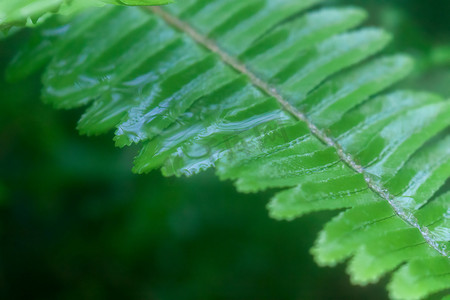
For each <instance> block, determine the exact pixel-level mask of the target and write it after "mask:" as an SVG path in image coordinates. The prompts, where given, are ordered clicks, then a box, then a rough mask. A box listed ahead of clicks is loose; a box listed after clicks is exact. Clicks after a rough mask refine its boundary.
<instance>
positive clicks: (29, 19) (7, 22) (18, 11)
mask: <svg viewBox="0 0 450 300" xmlns="http://www.w3.org/2000/svg"><path fill="white" fill-rule="evenodd" d="M170 2H171V1H170V0H0V31H1V30H3V31H7V30H9V29H10V28H11V27H13V26H25V25H28V26H30V25H33V24H35V23H36V22H37V21H38V20H39V19H40V18H42V17H45V16H48V15H50V14H53V13H61V14H64V15H70V14H73V13H75V12H78V11H80V10H83V9H85V8H88V7H91V6H103V5H104V4H105V3H109V4H115V5H162V4H167V3H170Z"/></svg>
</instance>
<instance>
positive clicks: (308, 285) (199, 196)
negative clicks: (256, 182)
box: [0, 0, 450, 299]
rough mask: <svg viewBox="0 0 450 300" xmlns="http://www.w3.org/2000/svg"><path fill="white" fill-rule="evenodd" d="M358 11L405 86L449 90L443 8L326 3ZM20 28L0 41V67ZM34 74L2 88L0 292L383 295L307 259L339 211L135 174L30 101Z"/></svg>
mask: <svg viewBox="0 0 450 300" xmlns="http://www.w3.org/2000/svg"><path fill="white" fill-rule="evenodd" d="M329 3H330V4H332V5H342V4H355V5H358V6H363V7H366V8H367V9H368V10H369V11H370V13H371V18H370V19H369V21H368V23H369V24H373V25H379V26H382V27H384V28H386V29H388V30H389V31H391V32H393V33H394V34H395V36H396V39H395V40H394V42H393V43H392V45H391V46H390V49H389V50H388V52H392V51H399V50H401V51H402V52H407V53H410V54H411V55H413V56H414V57H416V59H417V67H416V71H415V72H414V74H413V75H412V76H411V77H410V79H408V80H406V81H405V82H404V83H402V84H401V87H408V88H415V89H428V90H432V91H436V92H439V93H441V94H443V95H445V96H450V84H449V82H450V18H449V17H448V16H449V15H450V2H449V1H448V0H442V1H437V0H433V1H423V0H403V1H402V0H397V1H394V0H391V1H388V0H385V1H383V0H372V1H370V0H365V1H364V0H359V1H357V0H334V1H333V0H330V1H329ZM27 35H28V32H26V31H25V32H21V33H19V34H17V35H15V36H13V37H12V38H9V39H7V40H4V41H2V42H1V43H0V70H1V72H2V73H4V70H5V67H6V65H7V62H8V61H9V60H10V59H11V58H12V57H13V55H14V53H15V51H16V50H17V49H18V48H19V47H20V46H21V44H22V43H23V42H24V40H25V39H26V37H27ZM39 90H40V79H39V74H36V76H35V77H33V78H29V79H28V80H27V81H24V82H19V83H14V84H12V83H5V81H4V80H3V78H2V80H1V82H0V238H1V246H0V299H386V298H387V295H386V292H385V289H384V284H385V282H382V283H381V284H379V285H373V286H369V287H365V288H362V287H358V286H356V287H355V286H351V284H350V283H349V280H348V276H347V275H346V274H345V266H344V265H341V266H338V267H336V268H319V267H318V266H317V265H315V263H314V261H313V259H312V257H311V256H310V254H309V249H310V247H311V246H312V244H313V242H314V239H315V237H316V235H317V232H318V231H319V230H320V229H321V227H322V226H323V224H324V223H325V222H326V221H327V220H328V219H330V218H331V217H332V216H333V215H335V214H336V213H335V212H334V213H322V214H314V215H311V216H306V217H304V218H301V219H299V220H296V221H293V222H277V221H274V220H271V219H270V218H269V217H268V215H267V211H266V209H265V204H266V202H267V200H268V199H269V197H270V196H271V193H270V192H269V193H260V194H256V195H245V194H239V193H237V192H236V191H235V190H234V188H233V186H232V184H231V183H229V182H219V181H218V179H217V178H216V177H215V176H214V174H213V172H206V173H203V174H202V175H199V176H195V177H193V178H188V179H186V178H180V179H177V178H163V177H162V176H161V175H160V174H159V173H158V172H154V173H151V174H149V175H139V176H137V175H134V174H132V173H131V166H132V159H133V156H134V155H135V154H136V151H137V148H128V149H117V148H114V146H113V143H112V141H111V140H112V134H110V135H107V136H101V137H92V138H88V137H84V136H79V135H78V133H77V132H76V130H75V126H76V122H77V119H78V117H79V116H80V114H81V113H82V110H78V111H69V112H67V111H56V110H54V109H53V108H51V107H49V106H47V105H44V104H42V103H41V102H40V99H39Z"/></svg>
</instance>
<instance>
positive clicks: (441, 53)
mask: <svg viewBox="0 0 450 300" xmlns="http://www.w3.org/2000/svg"><path fill="white" fill-rule="evenodd" d="M393 47H396V46H395V44H394V46H393ZM430 49H432V50H430V53H431V54H430V53H426V51H423V52H420V54H419V55H417V56H418V57H419V58H421V59H422V60H421V63H420V64H419V67H420V66H424V65H425V66H428V63H429V62H432V63H430V64H429V66H431V65H434V66H436V65H440V66H442V65H443V66H444V67H445V64H446V63H445V61H446V60H447V58H446V50H445V49H446V47H445V45H444V46H441V47H431V46H430ZM423 53H426V54H423ZM423 70H424V69H422V71H423ZM416 74H417V75H416V76H417V78H420V76H421V75H420V74H423V73H422V72H419V71H418V72H417V73H416ZM438 77H439V78H442V76H440V75H438ZM416 80H417V83H418V84H420V85H421V86H424V82H423V78H422V80H419V79H416ZM431 86H433V87H434V86H438V84H436V83H435V82H433V83H432V84H431ZM442 86H444V85H442ZM408 167H411V166H408ZM412 167H414V164H413V166H412ZM444 190H445V189H444ZM3 194H6V195H7V194H8V193H7V192H5V193H3ZM0 197H1V189H0ZM443 199H444V198H443ZM377 209H379V208H377ZM406 233H407V232H406ZM392 240H393V241H395V240H398V236H393V237H392ZM351 242H352V241H351ZM353 242H354V241H353ZM400 243H401V240H400ZM370 245H372V244H370ZM372 246H373V245H372ZM385 246H386V245H383V244H382V245H381V247H380V245H376V247H374V249H383V247H385ZM400 246H401V244H400ZM394 247H396V246H395V245H394ZM394 249H395V248H394ZM379 254H380V253H378V252H375V253H365V252H364V251H362V252H360V254H359V256H357V257H355V260H356V261H358V260H359V262H362V263H366V262H367V261H370V259H371V257H373V256H374V255H375V256H376V255H379ZM364 255H366V256H364ZM361 257H363V258H364V257H365V258H366V259H362V260H361ZM433 263H435V262H431V263H427V264H425V265H423V266H422V267H416V266H414V264H412V267H411V270H414V269H415V270H419V273H418V275H419V277H418V278H420V276H421V275H420V274H421V272H423V269H424V267H428V266H433ZM435 264H436V263H435ZM375 265H376V264H375ZM382 265H383V264H381V266H382ZM436 265H442V264H439V263H437V264H436ZM353 266H354V264H353V265H352V264H351V265H350V268H352V267H353ZM371 266H372V265H371ZM402 274H403V275H404V274H407V273H406V272H405V271H404V270H403V269H402V270H401V272H400V275H399V276H398V277H397V278H398V279H397V280H396V281H394V284H397V283H399V282H400V289H402V288H403V287H407V286H408V285H414V286H415V287H416V288H419V289H420V288H421V286H420V285H417V283H418V282H414V281H410V282H408V281H404V280H403V279H405V278H407V279H414V278H413V277H411V276H408V275H407V276H402ZM360 275H362V274H360ZM402 278H403V279H402ZM366 280H367V279H366ZM402 280H403V281H404V282H402ZM356 281H357V280H356ZM408 292H414V289H409V290H406V289H405V291H404V293H408ZM416 295H417V294H416ZM319 297H320V296H319ZM322 297H326V296H324V295H322ZM272 298H280V297H272Z"/></svg>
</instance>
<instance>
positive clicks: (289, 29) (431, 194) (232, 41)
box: [9, 0, 450, 299]
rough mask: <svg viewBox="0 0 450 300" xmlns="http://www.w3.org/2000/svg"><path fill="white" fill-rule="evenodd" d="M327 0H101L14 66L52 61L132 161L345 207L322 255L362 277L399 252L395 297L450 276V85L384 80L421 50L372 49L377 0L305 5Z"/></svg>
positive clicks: (295, 203) (50, 97) (91, 130)
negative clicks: (105, 4)
mask: <svg viewBox="0 0 450 300" xmlns="http://www.w3.org/2000/svg"><path fill="white" fill-rule="evenodd" d="M318 2H319V1H318V0H308V1H296V0H283V1H268V0H267V1H265V0H250V1H239V0H223V1H222V0H216V1H200V0H184V1H180V2H179V3H177V4H175V5H171V6H168V7H167V8H165V9H164V10H163V9H159V8H156V9H151V10H146V11H144V10H138V9H117V8H105V9H103V10H101V12H99V11H91V12H87V13H86V14H84V15H81V16H79V17H77V18H76V19H75V20H73V21H72V22H71V23H70V24H69V25H59V24H57V23H47V24H44V26H43V27H42V28H41V30H40V31H39V32H37V33H36V34H38V35H40V37H39V38H38V39H36V40H37V41H38V43H37V44H33V43H31V44H30V46H29V48H27V49H24V50H23V51H22V52H21V53H20V54H19V55H18V57H17V58H16V59H15V61H14V62H13V64H12V66H11V68H10V71H9V76H10V78H12V79H14V78H15V79H18V78H21V77H23V76H26V75H27V74H29V73H31V72H33V71H35V70H37V69H39V68H40V67H41V66H43V65H44V64H46V63H47V62H48V64H47V66H46V70H45V73H44V75H43V83H44V90H43V98H44V100H45V101H46V102H48V103H52V104H54V105H55V106H56V107H60V108H73V107H78V106H81V105H86V104H90V106H89V108H88V109H87V111H86V113H85V114H84V115H83V116H82V118H81V120H80V122H79V126H78V127H79V129H80V131H81V132H82V133H84V134H88V135H96V134H101V133H104V132H106V131H109V130H112V129H115V130H116V131H115V142H116V144H117V145H118V146H121V147H122V146H125V145H131V144H133V143H139V142H141V143H143V148H142V150H141V151H140V153H139V155H138V156H137V158H136V160H135V166H134V171H135V172H137V173H144V172H149V171H151V170H154V169H158V168H161V169H162V172H163V173H164V174H165V175H176V176H181V175H191V174H195V173H197V172H199V171H202V170H205V169H207V168H209V167H212V166H214V167H216V170H217V174H218V176H219V177H220V178H221V179H224V180H225V179H230V180H234V181H235V182H236V186H237V188H238V189H239V190H241V191H244V192H256V191H261V190H265V189H268V188H283V189H284V190H282V191H280V192H278V193H277V194H276V195H275V196H274V198H273V199H272V200H271V202H270V203H269V205H268V208H269V211H270V214H271V215H272V216H273V217H275V218H277V219H287V220H291V219H293V218H296V217H299V216H301V215H303V214H306V213H310V212H314V211H321V210H329V209H346V210H345V211H343V212H341V213H340V214H339V215H338V216H337V217H336V218H334V219H333V220H332V221H330V222H329V223H328V224H327V225H326V226H325V229H324V230H323V231H322V233H321V234H320V236H319V238H318V240H317V243H316V245H315V246H314V248H313V250H312V252H313V254H314V256H315V257H316V260H317V261H318V263H319V264H321V265H334V264H336V263H338V262H341V261H343V260H345V259H347V258H349V257H352V259H351V261H350V264H349V268H348V270H349V273H350V275H351V278H352V281H353V282H355V283H358V284H367V283H369V282H375V281H377V280H378V279H379V278H380V277H382V276H383V275H385V274H386V273H387V272H390V271H393V270H395V269H396V268H397V267H399V266H400V265H402V264H403V266H402V267H400V268H399V269H398V270H397V271H394V275H393V279H392V281H391V283H390V284H389V290H390V293H391V296H392V297H393V298H404V299H409V298H422V297H425V296H427V295H428V294H430V293H433V292H437V291H439V290H443V289H446V288H450V277H449V271H450V265H449V254H448V250H447V249H446V247H447V246H448V243H449V241H450V234H449V230H448V228H449V226H448V225H449V224H448V207H449V206H448V205H449V195H450V194H449V193H448V192H447V190H445V189H446V187H445V185H444V184H445V182H446V181H447V180H448V178H449V176H450V152H449V151H450V136H449V132H448V130H447V131H446V129H447V128H448V127H449V125H450V101H446V100H444V99H442V98H441V97H439V96H436V95H433V94H430V93H424V92H413V91H397V92H389V93H388V94H385V95H379V94H380V92H382V91H383V90H385V89H387V88H389V87H390V86H392V85H393V84H394V83H396V82H397V81H399V80H401V79H402V78H403V77H405V76H406V75H407V74H408V73H409V71H410V70H411V69H412V62H411V60H410V59H409V58H408V57H407V56H405V55H391V56H384V57H379V58H372V56H373V55H375V54H376V53H378V52H379V51H380V50H381V49H383V48H384V47H385V46H386V44H387V43H388V42H389V40H390V36H389V34H387V33H385V32H384V31H382V30H380V29H376V28H359V29H355V28H356V27H357V26H358V25H359V24H360V23H361V22H362V21H363V20H364V18H365V16H366V14H365V12H363V11H361V10H359V9H357V8H353V7H351V8H327V9H319V10H315V11H310V9H311V8H312V7H313V6H314V5H316V4H317V3H318ZM100 37H101V38H100ZM411 285H414V288H413V289H412V288H410V286H411Z"/></svg>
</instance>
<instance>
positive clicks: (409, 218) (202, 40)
mask: <svg viewBox="0 0 450 300" xmlns="http://www.w3.org/2000/svg"><path fill="white" fill-rule="evenodd" d="M144 10H146V11H147V12H152V13H154V14H155V15H157V16H159V17H161V18H162V19H163V20H164V21H165V22H166V23H167V24H168V25H169V26H171V27H174V28H176V29H177V30H179V31H181V32H183V33H185V34H187V35H188V36H189V37H190V38H192V39H193V40H194V41H195V42H197V43H198V44H200V45H202V46H203V47H205V48H206V49H208V50H209V51H211V52H213V53H215V54H217V55H218V56H219V57H220V58H221V59H222V61H223V62H224V63H226V64H227V65H229V66H230V67H232V68H233V69H235V70H236V71H238V72H239V73H241V74H243V75H245V76H247V77H248V79H249V80H250V82H251V83H252V84H253V85H255V86H256V87H258V88H259V89H261V90H262V91H263V92H265V93H266V94H268V95H269V96H271V97H273V98H275V99H276V100H277V102H278V103H279V104H280V105H281V107H282V108H283V109H284V110H285V111H286V112H288V113H289V114H291V115H292V116H294V117H295V118H297V119H298V120H300V121H303V122H305V123H306V125H307V126H308V128H309V130H310V131H311V133H312V135H314V136H315V137H316V138H317V139H319V140H320V141H321V142H322V143H324V144H325V145H328V146H330V147H333V148H334V149H335V150H336V152H337V154H338V156H339V158H340V159H341V160H342V161H343V162H344V163H345V164H347V165H348V166H349V167H350V168H351V169H353V170H354V171H355V172H357V173H360V174H362V175H363V176H364V179H365V181H366V183H367V186H368V187H369V188H370V189H371V190H372V191H373V192H374V193H376V194H377V195H378V196H380V197H381V198H382V199H384V200H386V201H387V202H388V203H389V204H390V206H391V207H392V209H393V211H394V212H395V214H396V215H397V216H398V217H399V218H400V219H402V220H403V221H404V222H406V223H407V224H409V225H410V226H411V227H415V228H416V229H418V230H419V232H420V234H421V235H422V237H423V238H424V240H425V242H426V243H427V244H428V245H429V246H430V247H432V248H433V249H434V250H436V251H437V252H438V253H439V254H440V255H442V256H445V257H449V254H448V253H447V252H446V251H445V250H443V249H441V248H440V247H439V244H438V242H436V241H435V240H434V239H433V238H432V237H430V234H429V232H430V231H429V229H428V228H427V227H425V226H421V225H420V224H419V222H418V220H417V219H416V218H415V217H414V216H413V215H412V214H409V213H407V212H405V211H404V210H403V209H402V208H401V207H399V206H398V205H396V204H395V203H394V199H395V196H394V195H392V194H391V193H390V192H389V191H388V190H387V189H386V188H385V187H383V186H381V185H379V184H378V183H377V182H376V181H375V180H374V179H373V178H372V177H371V176H370V175H369V174H368V173H367V172H365V171H364V168H363V167H362V166H361V165H359V164H358V163H356V160H355V159H354V158H353V157H352V156H351V155H350V154H348V153H346V152H345V151H344V149H343V148H342V146H341V145H340V144H339V143H338V142H336V141H335V140H334V139H333V138H331V137H330V136H328V135H327V134H326V133H325V132H324V131H323V130H320V129H319V128H318V127H317V126H316V125H315V124H314V123H312V122H311V120H309V118H308V117H307V116H306V115H305V114H304V113H303V112H301V111H299V110H297V109H296V108H295V107H294V106H292V105H291V104H290V103H289V102H288V101H287V100H286V99H285V98H284V97H283V96H282V94H281V93H280V92H279V91H278V89H277V88H276V87H274V86H272V85H271V84H269V83H267V82H265V81H264V80H263V79H261V78H260V77H258V76H257V75H256V74H255V73H253V72H252V71H251V70H249V69H248V68H247V66H246V65H245V64H244V63H242V62H241V61H239V60H238V59H236V58H234V57H233V56H231V55H229V54H228V53H227V52H226V51H224V50H222V49H221V48H220V47H219V46H218V45H217V44H216V43H215V42H214V41H213V40H211V39H209V38H207V37H206V36H203V35H202V34H200V33H199V32H198V31H196V30H195V29H194V28H193V27H192V26H190V24H188V23H186V22H184V21H182V20H180V19H179V18H177V17H175V16H173V15H171V14H169V13H167V12H166V11H164V10H163V9H162V8H160V7H145V8H144Z"/></svg>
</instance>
